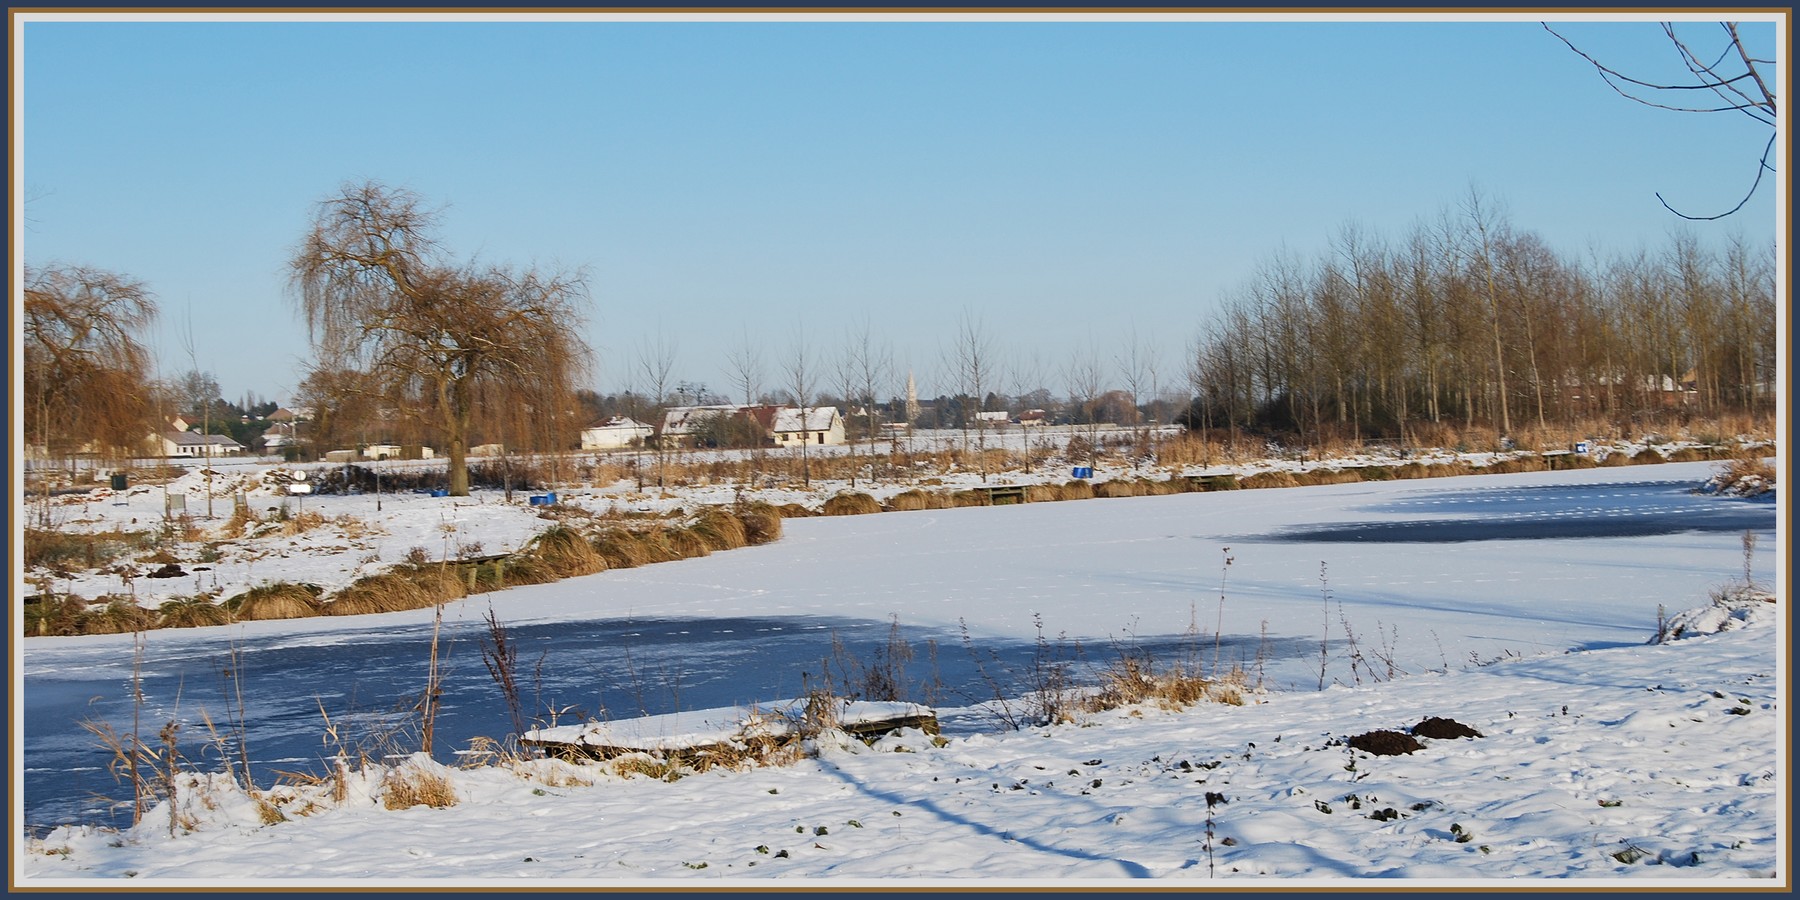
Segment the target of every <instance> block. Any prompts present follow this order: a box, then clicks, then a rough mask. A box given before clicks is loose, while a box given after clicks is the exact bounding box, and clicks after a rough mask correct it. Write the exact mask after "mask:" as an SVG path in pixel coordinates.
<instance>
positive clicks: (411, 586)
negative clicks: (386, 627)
mask: <svg viewBox="0 0 1800 900" xmlns="http://www.w3.org/2000/svg"><path fill="white" fill-rule="evenodd" d="M433 599H434V598H432V597H431V595H429V594H427V593H426V592H425V591H424V590H423V589H422V588H420V587H419V585H418V584H416V583H415V582H414V581H413V580H412V579H411V578H409V577H407V576H406V575H405V574H402V573H401V572H400V571H393V572H383V573H381V574H379V575H370V576H368V577H366V578H359V579H357V580H356V581H355V582H354V583H352V584H351V585H350V586H349V587H347V588H344V589H343V590H341V591H339V592H337V594H335V595H333V596H332V598H331V599H330V600H329V601H328V602H326V603H325V606H324V613H325V615H328V616H361V615H368V614H371V613H390V612H402V611H404V610H409V609H424V608H425V607H428V606H431V605H432V602H433Z"/></svg>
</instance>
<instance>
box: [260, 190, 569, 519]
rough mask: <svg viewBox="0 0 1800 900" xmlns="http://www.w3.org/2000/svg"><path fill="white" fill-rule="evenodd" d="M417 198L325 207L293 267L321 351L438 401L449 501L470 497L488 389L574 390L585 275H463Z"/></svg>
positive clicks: (354, 197)
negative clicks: (471, 454)
mask: <svg viewBox="0 0 1800 900" xmlns="http://www.w3.org/2000/svg"><path fill="white" fill-rule="evenodd" d="M435 225H436V215H435V214H434V213H432V212H430V211H428V210H426V209H425V208H424V206H423V203H422V201H421V200H420V198H419V196H418V195H417V194H414V193H412V192H411V191H407V190H404V189H398V188H390V187H387V186H385V185H382V184H379V183H376V182H373V181H370V182H365V183H363V184H346V185H345V186H344V187H343V188H342V189H341V191H340V192H339V193H338V194H337V195H335V196H332V197H330V198H328V199H326V200H324V201H323V202H321V203H320V204H319V208H318V212H317V214H316V215H315V217H314V220H313V224H312V228H311V230H310V231H309V232H308V233H307V235H306V237H305V239H304V240H303V241H302V242H301V246H300V248H299V250H297V251H296V252H295V254H294V258H293V261H292V264H291V268H292V272H293V279H294V284H295V286H296V288H297V289H298V293H299V298H300V305H301V312H302V314H303V315H304V317H305V319H306V323H307V328H308V331H309V333H310V335H311V337H312V341H313V346H314V350H315V352H316V353H317V354H318V355H319V356H320V357H321V358H322V359H323V360H325V361H327V362H329V363H333V364H336V365H337V366H339V367H343V366H349V367H354V368H362V369H364V370H366V371H368V372H370V373H372V374H374V375H376V376H377V377H378V378H379V379H380V380H381V381H383V382H386V383H389V384H394V385H401V386H407V387H410V388H412V389H414V390H416V391H417V392H418V393H420V394H422V395H423V396H425V397H428V398H430V407H431V411H432V418H433V420H434V422H435V424H436V425H437V427H438V428H439V429H440V430H441V433H442V435H443V438H444V441H445V444H446V449H447V450H448V456H449V493H450V494H451V495H453V496H467V495H468V493H469V471H468V438H469V425H470V419H471V417H472V416H473V415H474V413H475V406H476V399H477V397H479V396H480V395H481V394H482V393H483V391H484V389H493V390H497V391H498V392H499V393H501V394H502V395H504V394H505V393H506V392H507V391H509V390H510V389H515V388H516V389H518V390H520V391H529V390H533V389H539V388H545V387H558V386H560V388H561V389H562V390H565V391H566V390H569V388H570V385H572V384H573V383H575V381H576V377H577V374H578V373H579V372H580V371H581V370H583V369H585V368H586V366H587V365H588V361H589V356H590V351H589V350H588V348H587V345H586V344H585V343H584V342H583V341H582V340H581V339H580V338H579V337H577V336H576V335H577V334H578V332H579V328H578V326H579V323H580V320H581V315H582V310H583V306H584V305H585V302H586V299H587V294H586V289H585V285H584V284H583V281H582V279H581V277H580V276H579V275H564V274H540V273H538V272H536V271H533V270H526V271H523V272H512V271H508V270H504V269H499V268H477V267H476V266H474V265H473V264H470V265H456V264H452V263H450V262H449V261H448V260H446V259H445V258H444V257H443V254H442V252H441V251H440V250H439V248H438V247H437V245H436V243H435V240H434V238H433V236H432V231H433V229H434V227H435Z"/></svg>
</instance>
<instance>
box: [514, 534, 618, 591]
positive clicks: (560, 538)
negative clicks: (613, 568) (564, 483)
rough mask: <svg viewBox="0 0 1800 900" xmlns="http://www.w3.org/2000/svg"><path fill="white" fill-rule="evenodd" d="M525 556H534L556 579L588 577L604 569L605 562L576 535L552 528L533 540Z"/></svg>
mask: <svg viewBox="0 0 1800 900" xmlns="http://www.w3.org/2000/svg"><path fill="white" fill-rule="evenodd" d="M527 552H528V553H530V554H531V555H534V556H536V557H537V558H538V559H539V560H541V561H542V562H543V564H544V565H545V566H546V567H548V568H549V569H550V570H551V571H552V572H555V573H556V574H557V576H558V577H561V578H571V577H574V576H576V575H592V574H594V573H595V572H601V571H604V570H605V569H606V558H605V557H603V556H601V555H600V553H599V552H598V551H596V550H595V549H594V545H593V543H592V542H590V541H589V540H588V539H587V538H586V537H584V536H582V534H581V533H580V532H579V531H576V530H575V529H573V528H570V527H568V526H567V525H561V524H558V525H552V526H550V527H549V528H546V529H544V530H543V531H542V532H541V533H539V534H538V536H537V537H535V538H533V539H532V541H531V544H530V546H529V547H528V548H527Z"/></svg>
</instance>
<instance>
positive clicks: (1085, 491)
mask: <svg viewBox="0 0 1800 900" xmlns="http://www.w3.org/2000/svg"><path fill="white" fill-rule="evenodd" d="M1062 493H1063V499H1064V500H1092V499H1094V486H1093V485H1092V484H1089V483H1088V482H1085V481H1080V480H1076V481H1070V482H1066V483H1064V484H1063V486H1062Z"/></svg>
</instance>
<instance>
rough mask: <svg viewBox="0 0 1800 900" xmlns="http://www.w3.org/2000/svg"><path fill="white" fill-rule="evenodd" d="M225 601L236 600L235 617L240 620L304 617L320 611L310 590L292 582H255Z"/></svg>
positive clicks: (315, 596)
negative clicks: (259, 583) (246, 589)
mask: <svg viewBox="0 0 1800 900" xmlns="http://www.w3.org/2000/svg"><path fill="white" fill-rule="evenodd" d="M227 602H228V603H231V602H235V603H236V605H237V613H236V614H237V617H238V619H240V620H243V621H257V620H260V619H304V618H307V617H309V616H316V615H319V613H320V612H321V609H320V604H319V599H318V595H317V594H316V593H314V591H313V589H311V588H308V587H307V586H305V585H301V584H295V583H293V582H291V581H277V582H274V583H271V584H262V585H257V586H256V587H253V588H251V589H250V590H248V591H245V592H244V593H242V594H239V595H237V596H236V597H235V598H233V599H232V600H231V601H227Z"/></svg>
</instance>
